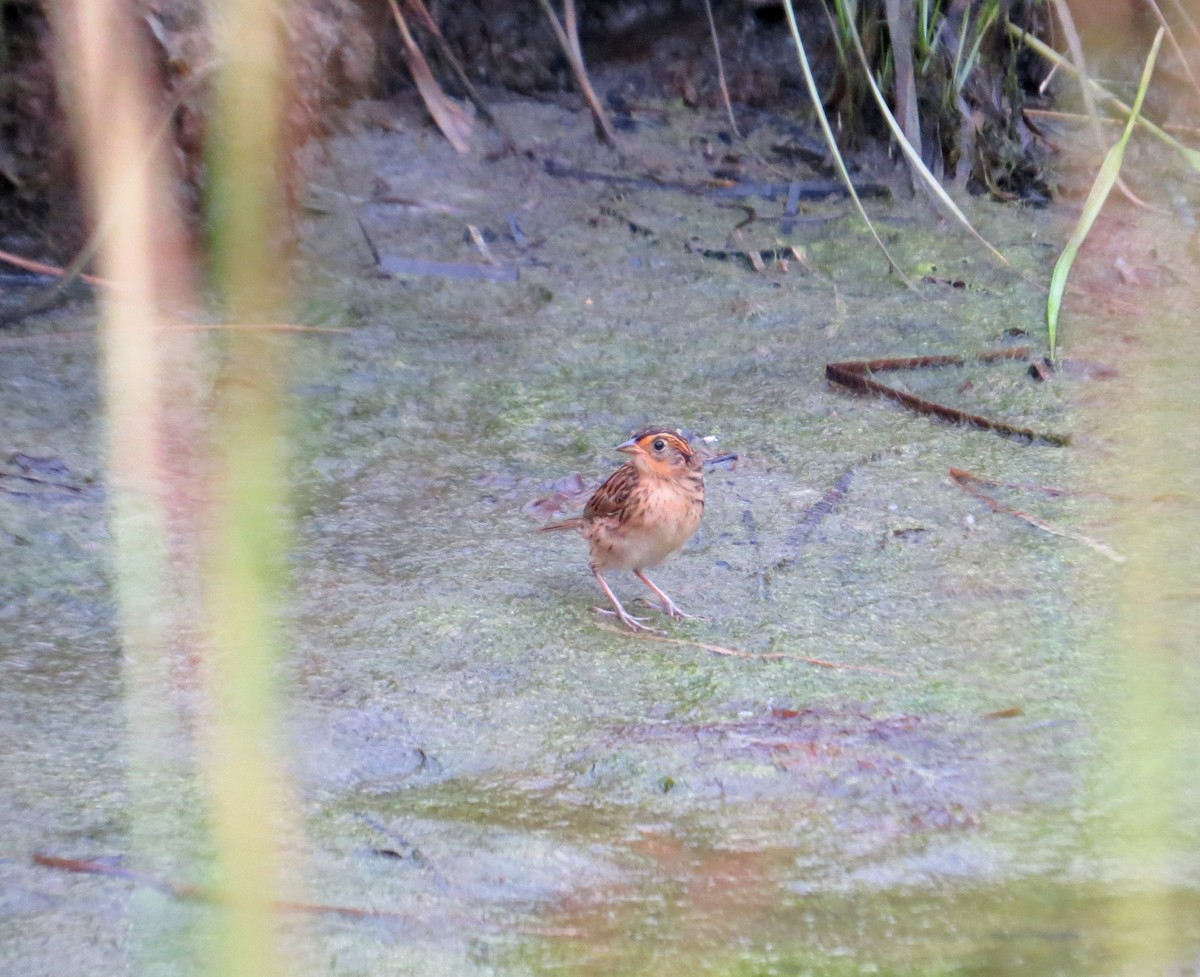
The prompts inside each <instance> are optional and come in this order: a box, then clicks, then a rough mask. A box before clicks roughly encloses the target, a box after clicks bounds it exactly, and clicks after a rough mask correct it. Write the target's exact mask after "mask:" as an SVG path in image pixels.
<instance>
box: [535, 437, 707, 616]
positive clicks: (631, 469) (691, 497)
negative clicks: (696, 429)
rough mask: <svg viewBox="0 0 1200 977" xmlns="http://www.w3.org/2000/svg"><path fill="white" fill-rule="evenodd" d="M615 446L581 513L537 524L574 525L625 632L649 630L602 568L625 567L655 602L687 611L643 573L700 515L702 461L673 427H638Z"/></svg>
mask: <svg viewBox="0 0 1200 977" xmlns="http://www.w3.org/2000/svg"><path fill="white" fill-rule="evenodd" d="M617 451H620V452H623V453H624V454H627V455H629V456H630V457H629V461H627V462H625V464H623V465H622V466H621V467H620V468H618V469H617V470H616V471H615V472H613V473H612V474H611V475H610V476H609V477H608V478H607V479H606V480H605V481H604V483H603V484H602V485H601V486H600V487H599V488H598V489H596V491H595V492H593V493H592V496H591V498H589V499H588V501H587V505H585V506H584V509H583V515H581V516H576V517H575V518H573V519H563V520H562V521H560V522H553V523H550V524H549V525H546V526H542V527H541V529H542V531H543V532H546V531H551V530H558V529H578V530H579V532H580V535H582V536H583V538H584V539H586V540H587V542H588V547H589V552H590V557H591V570H592V575H593V576H594V577H595V578H596V582H597V583H599V584H600V588H601V589H602V590H603V591H604V593H605V594H606V595H607V596H608V599H609V600H610V601H611V602H612V605H613V608H614V610H613V611H607V610H604V609H602V608H596V610H598V611H600V612H601V613H606V614H608V613H615V614H616V616H617V618H618V619H619V620H620V621H621V623H622V624H624V625H625V626H626V627H627V628H629V629H630V630H631V631H654V630H655V629H654V628H651V627H649V626H648V625H647V624H646V623H645V620H644V619H643V618H638V617H634V616H633V615H632V614H630V613H629V612H628V611H626V610H625V608H624V607H623V606H622V605H621V602H620V601H619V600H618V599H617V595H616V594H614V593H613V592H612V588H611V587H609V585H608V581H606V580H605V579H604V574H605V573H607V572H608V571H610V570H632V571H633V572H634V574H635V575H636V576H637V577H638V579H640V580H641V581H642V583H644V584H645V585H646V586H647V587H649V588H650V589H651V590H653V591H654V593H655V594H657V595H658V598H659V600H660V601H661V604H660V605H659V606H660V608H661V609H662V611H663V612H664V613H666V614H667V615H668V616H669V617H673V618H676V619H679V618H686V617H691V615H690V614H685V613H684V612H683V611H681V610H680V609H679V608H678V607H677V606H676V604H675V602H674V601H673V600H671V598H670V597H668V596H667V595H666V594H665V593H663V591H662V590H660V589H659V588H658V586H657V585H656V584H655V583H654V581H653V580H651V579H650V578H649V577H648V576H646V573H645V570H646V568H647V567H656V566H658V565H659V564H660V563H662V562H663V561H664V560H666V559H667V557H669V556H670V555H671V554H672V553H675V552H676V551H678V550H679V549H681V548H682V547H683V544H684V543H686V542H687V541H688V540H689V539H691V538H692V535H693V534H694V533H695V532H696V528H697V527H698V526H699V525H700V517H701V516H702V515H704V472H703V467H704V460H703V458H702V457H701V456H700V454H699V453H698V452H697V451H696V450H695V449H694V448H693V447H692V446H691V444H689V443H688V440H687V438H685V437H684V436H683V435H682V434H681V433H680V432H679V431H675V430H672V429H671V428H666V427H647V428H643V429H642V430H641V431H639V432H638V433H637V434H635V435H634V436H633V437H632V438H630V439H629V440H628V441H626V442H624V443H622V444H619V445H617Z"/></svg>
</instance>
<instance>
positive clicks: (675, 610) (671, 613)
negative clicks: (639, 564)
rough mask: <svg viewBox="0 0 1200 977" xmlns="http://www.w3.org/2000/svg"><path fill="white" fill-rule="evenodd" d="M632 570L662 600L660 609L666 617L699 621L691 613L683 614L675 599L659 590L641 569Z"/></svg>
mask: <svg viewBox="0 0 1200 977" xmlns="http://www.w3.org/2000/svg"><path fill="white" fill-rule="evenodd" d="M633 572H634V573H636V574H637V577H638V579H639V580H641V582H642V583H644V584H645V585H646V586H647V587H649V588H650V589H651V590H653V591H654V592H655V593H656V594H658V598H659V600H661V601H662V611H663V613H664V614H666V615H667V616H668V617H673V618H675V619H676V620H682V619H684V618H687V619H688V620H689V621H699V620H700V618H698V617H695V616H694V615H692V614H685V613H684V612H683V611H681V610H680V609H679V607H678V606H677V605H676V604H675V601H673V600H671V598H670V597H668V596H667V595H666V594H664V593H663V592H662V591H661V590H659V589H658V587H657V585H656V584H655V583H654V581H653V580H651V579H650V578H649V577H647V576H646V575H645V574H644V573H642V571H641V570H634V571H633Z"/></svg>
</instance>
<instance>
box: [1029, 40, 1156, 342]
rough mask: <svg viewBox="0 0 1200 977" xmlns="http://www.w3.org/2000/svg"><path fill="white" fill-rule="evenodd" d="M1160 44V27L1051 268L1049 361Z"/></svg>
mask: <svg viewBox="0 0 1200 977" xmlns="http://www.w3.org/2000/svg"><path fill="white" fill-rule="evenodd" d="M1162 40H1163V29H1162V28H1161V27H1160V28H1159V29H1158V33H1157V34H1155V35H1154V43H1153V44H1152V45H1151V46H1150V54H1149V56H1148V57H1147V58H1146V64H1145V66H1144V67H1143V68H1142V78H1141V81H1140V82H1139V83H1138V90H1137V97H1136V98H1135V99H1134V102H1133V111H1132V112H1131V113H1130V115H1129V119H1128V121H1127V122H1126V123H1125V131H1124V132H1122V133H1121V138H1120V139H1118V140H1117V141H1116V143H1114V144H1113V147H1112V148H1111V149H1110V150H1109V151H1108V154H1107V155H1106V156H1105V157H1104V162H1103V163H1102V164H1101V165H1100V172H1099V173H1097V174H1096V179H1095V181H1094V182H1093V183H1092V189H1091V191H1090V192H1089V193H1088V196H1087V200H1086V201H1084V205H1083V211H1082V213H1080V215H1079V221H1078V223H1076V225H1075V231H1074V233H1072V235H1071V237H1070V240H1068V241H1067V244H1066V247H1064V248H1063V251H1062V254H1061V255H1059V257H1058V262H1057V263H1056V264H1055V266H1054V274H1053V275H1052V276H1051V279H1050V296H1049V298H1048V299H1047V303H1046V327H1047V328H1046V331H1047V335H1048V337H1049V342H1050V359H1051V360H1055V359H1057V358H1058V317H1059V313H1060V312H1061V310H1062V298H1063V293H1064V292H1065V291H1066V287H1067V276H1068V275H1069V274H1070V272H1071V266H1072V264H1074V262H1075V256H1076V255H1077V254H1078V253H1079V248H1080V246H1081V245H1082V244H1083V242H1084V240H1085V239H1086V238H1087V236H1088V232H1089V231H1091V229H1092V225H1093V224H1095V223H1096V218H1097V217H1098V216H1099V215H1100V210H1101V208H1103V207H1104V202H1105V201H1106V200H1107V199H1108V194H1109V192H1110V191H1111V190H1112V188H1113V184H1114V183H1116V181H1117V176H1118V175H1119V174H1120V172H1121V162H1122V161H1123V160H1124V158H1125V147H1126V146H1128V145H1129V137H1130V136H1131V135H1132V134H1133V127H1134V125H1135V124H1136V123H1137V120H1138V116H1139V115H1140V114H1141V111H1142V102H1143V101H1144V100H1145V98H1146V91H1147V89H1148V88H1149V87H1150V76H1151V75H1152V74H1153V72H1154V62H1155V61H1156V60H1157V59H1158V49H1159V47H1161V46H1162Z"/></svg>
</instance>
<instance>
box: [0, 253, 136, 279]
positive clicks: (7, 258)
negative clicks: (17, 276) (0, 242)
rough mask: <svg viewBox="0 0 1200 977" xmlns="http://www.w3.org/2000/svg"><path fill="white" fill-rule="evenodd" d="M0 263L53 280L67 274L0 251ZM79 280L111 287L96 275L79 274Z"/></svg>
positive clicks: (50, 266) (38, 262)
mask: <svg viewBox="0 0 1200 977" xmlns="http://www.w3.org/2000/svg"><path fill="white" fill-rule="evenodd" d="M0 261H3V262H5V263H7V264H10V265H15V266H16V267H17V268H24V269H25V270H26V271H32V272H36V273H37V274H39V275H53V276H54V277H55V278H62V277H63V276H64V275H66V274H67V272H66V271H64V270H63V269H62V268H56V267H55V266H54V265H47V264H43V263H42V262H40V261H31V260H30V259H29V258H22V257H21V256H20V255H16V254H13V253H12V252H10V251H0ZM79 278H80V279H82V280H83V281H85V282H87V283H88V284H89V285H104V286H106V287H109V288H111V287H112V285H113V283H112V282H110V281H109V280H108V279H107V278H101V277H99V276H98V275H85V274H82V273H81V274H80V275H79Z"/></svg>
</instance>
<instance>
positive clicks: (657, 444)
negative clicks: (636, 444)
mask: <svg viewBox="0 0 1200 977" xmlns="http://www.w3.org/2000/svg"><path fill="white" fill-rule="evenodd" d="M666 446H667V442H666V441H664V440H663V439H662V438H655V439H654V450H655V451H662V450H663V449H664V448H665V447H666Z"/></svg>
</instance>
